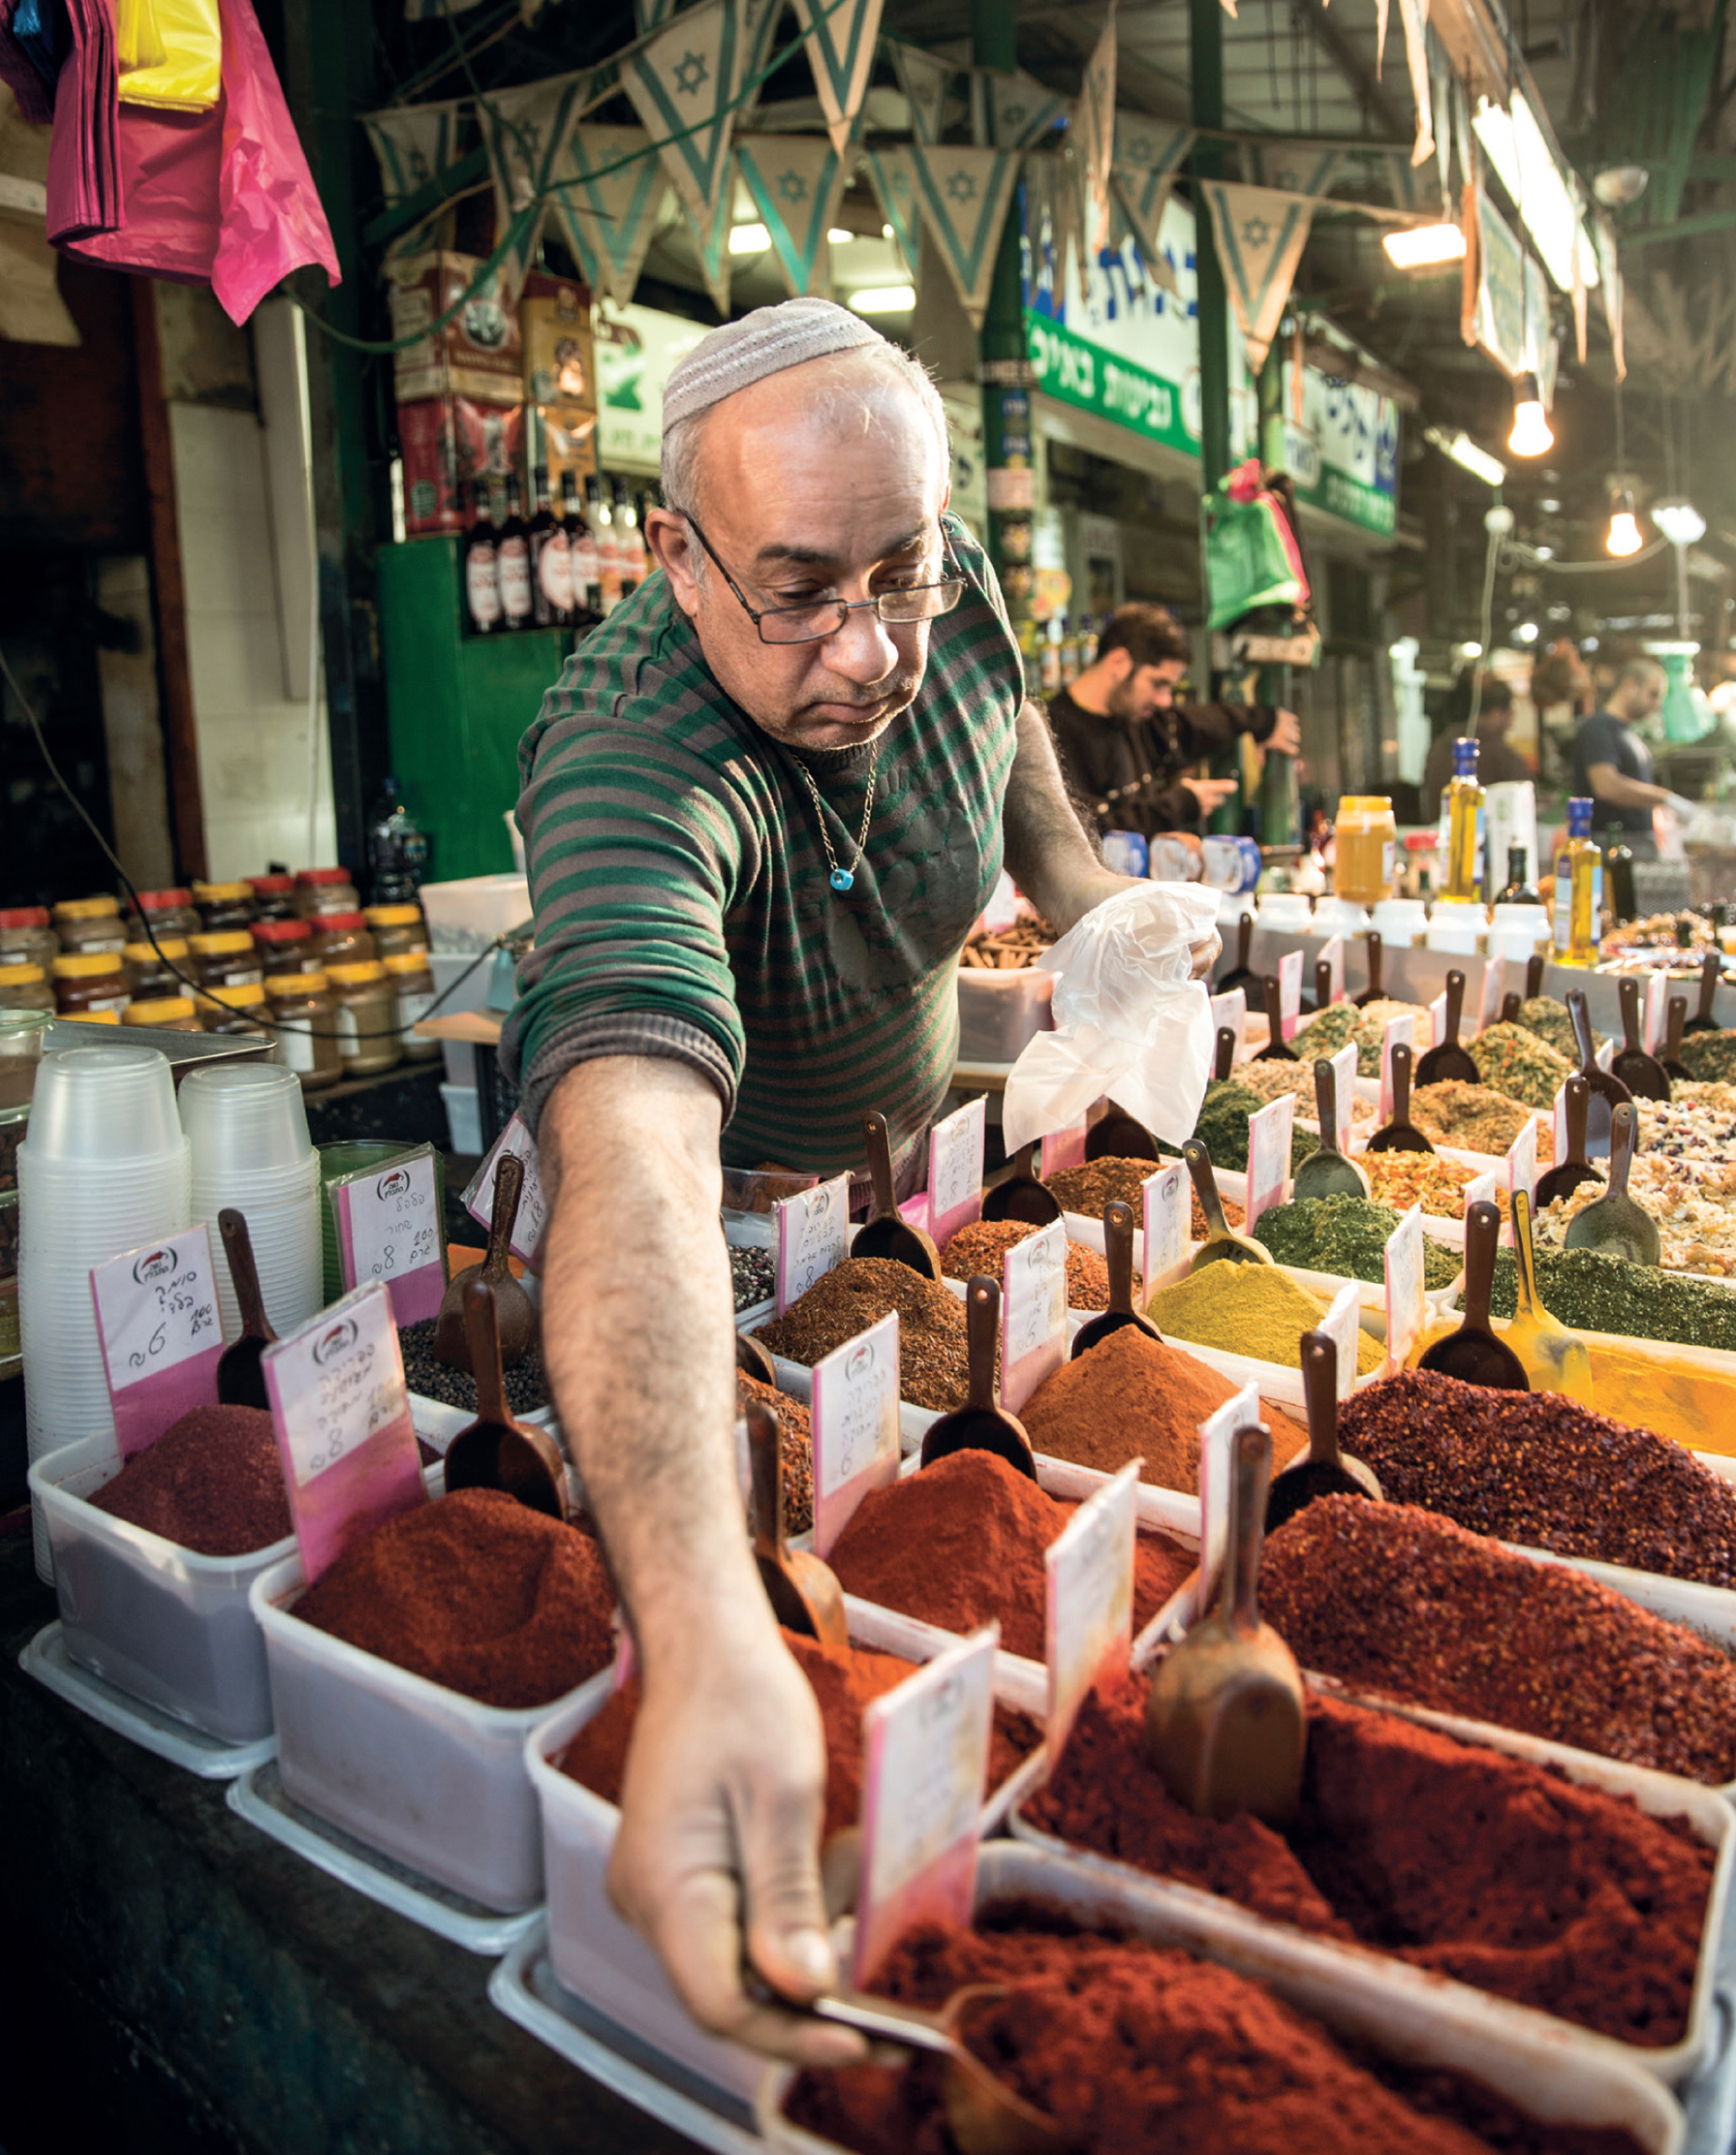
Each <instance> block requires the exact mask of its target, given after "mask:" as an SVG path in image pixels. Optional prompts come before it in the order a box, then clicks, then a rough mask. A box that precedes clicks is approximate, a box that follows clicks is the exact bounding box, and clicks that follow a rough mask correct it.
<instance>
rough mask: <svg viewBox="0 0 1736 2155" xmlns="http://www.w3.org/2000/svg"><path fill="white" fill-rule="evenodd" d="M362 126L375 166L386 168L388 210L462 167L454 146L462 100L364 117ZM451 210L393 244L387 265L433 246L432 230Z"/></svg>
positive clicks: (383, 188) (383, 189) (384, 187)
mask: <svg viewBox="0 0 1736 2155" xmlns="http://www.w3.org/2000/svg"><path fill="white" fill-rule="evenodd" d="M361 124H362V126H363V127H364V128H365V129H366V131H367V138H368V141H370V142H371V143H372V144H373V150H374V158H375V162H376V163H377V164H378V165H379V167H380V191H381V193H382V195H383V196H384V197H385V199H386V206H387V208H388V209H391V208H395V207H396V205H397V204H398V203H401V202H405V201H407V200H408V199H409V197H410V196H412V195H415V194H418V193H419V192H420V191H421V189H422V188H424V187H425V186H426V185H427V184H428V182H429V181H430V180H431V179H438V178H439V177H440V175H441V174H442V173H443V172H446V171H447V170H448V169H449V167H450V166H452V165H455V164H456V163H457V161H458V153H457V150H456V149H455V148H454V146H453V145H454V143H455V142H456V141H457V136H458V100H457V99H456V98H449V99H448V100H447V102H446V103H445V104H444V105H405V106H400V107H398V108H396V109H393V110H390V111H386V112H364V113H363V114H362V119H361ZM448 207H449V204H443V205H442V207H441V208H439V209H437V210H436V211H435V212H434V215H433V216H432V217H426V218H424V219H423V220H422V221H421V223H420V224H418V225H414V226H412V227H411V229H410V230H409V231H408V232H401V233H400V234H398V236H397V237H396V238H395V239H393V240H390V241H388V243H387V249H386V259H387V262H396V261H397V260H399V258H400V257H402V256H406V255H414V254H420V253H421V252H422V251H423V250H424V248H426V247H427V246H428V245H429V244H430V242H431V237H432V233H431V228H432V226H433V225H434V224H435V223H436V222H437V221H438V220H439V219H440V218H441V217H443V216H445V214H446V211H447V208H448Z"/></svg>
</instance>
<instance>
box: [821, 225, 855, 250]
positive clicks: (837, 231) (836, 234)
mask: <svg viewBox="0 0 1736 2155" xmlns="http://www.w3.org/2000/svg"><path fill="white" fill-rule="evenodd" d="M826 237H827V238H828V239H829V240H830V241H831V243H832V245H833V246H834V247H842V246H843V245H844V243H845V241H846V240H849V239H853V238H854V237H855V234H854V233H853V232H846V231H845V230H844V228H843V226H842V225H833V226H832V228H831V229H830V231H829V232H828V233H827V234H826Z"/></svg>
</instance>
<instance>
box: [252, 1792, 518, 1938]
mask: <svg viewBox="0 0 1736 2155" xmlns="http://www.w3.org/2000/svg"><path fill="white" fill-rule="evenodd" d="M228 1801H229V1807H230V1809H231V1810H232V1811H233V1812H234V1813H235V1815H236V1817H237V1818H244V1819H245V1820H246V1821H247V1823H248V1825H249V1826H253V1827H258V1829H259V1830H260V1831H261V1832H262V1833H264V1834H266V1835H268V1836H269V1837H270V1838H271V1839H272V1840H274V1841H276V1842H278V1843H279V1844H280V1845H281V1846H282V1847H284V1848H287V1849H289V1850H291V1851H292V1852H293V1853H294V1855H296V1856H299V1857H300V1858H302V1860H303V1861H304V1862H308V1863H311V1864H312V1865H313V1866H314V1868H315V1869H316V1870H322V1871H324V1872H325V1875H326V1877H327V1878H335V1879H336V1880H337V1882H338V1884H339V1885H340V1886H349V1887H352V1888H353V1889H354V1890H356V1892H358V1893H362V1894H364V1895H365V1896H366V1897H367V1898H368V1899H369V1900H371V1901H377V1902H378V1903H379V1905H380V1906H381V1907H382V1908H389V1909H390V1910H391V1911H392V1912H393V1914H394V1915H398V1916H404V1917H407V1918H408V1919H409V1920H410V1921H411V1922H413V1923H419V1924H420V1925H421V1926H422V1928H423V1929H424V1930H431V1931H434V1932H435V1933H436V1934H437V1935H438V1936H439V1937H442V1938H449V1939H450V1940H451V1942H452V1944H453V1945H455V1946H462V1947H463V1948H464V1950H465V1952H474V1953H482V1954H485V1955H487V1956H488V1957H490V1958H492V1957H493V1955H494V1954H496V1953H502V1952H506V1951H507V1949H508V1948H509V1947H510V1946H511V1944H512V1942H513V1941H514V1940H515V1939H517V1938H520V1937H522V1936H523V1934H524V1933H525V1931H526V1930H527V1929H529V1928H530V1926H531V1925H532V1924H534V1923H535V1922H537V1921H539V1920H540V1918H541V1916H542V1910H541V1908H540V1907H538V1908H531V1909H527V1910H525V1911H523V1912H522V1913H520V1914H518V1915H514V1916H503V1915H501V1914H500V1913H498V1912H497V1911H496V1910H494V1909H491V1908H484V1907H483V1906H482V1905H481V1904H480V1902H478V1901H473V1900H469V1899H467V1898H466V1897H465V1896H464V1895H463V1894H462V1893H454V1892H451V1891H449V1890H448V1889H447V1888H446V1887H443V1886H440V1885H437V1884H436V1883H435V1881H434V1880H433V1879H431V1878H424V1877H422V1876H420V1874H419V1873H418V1872H416V1871H414V1870H411V1869H409V1868H408V1867H407V1866H406V1865H404V1864H402V1863H394V1862H393V1861H392V1860H391V1859H390V1858H389V1857H385V1856H382V1855H381V1854H380V1852H379V1851H378V1850H377V1849H374V1848H370V1847H368V1846H367V1845H366V1844H365V1843H364V1842H362V1841H358V1840H356V1838H355V1836H354V1835H353V1834H349V1833H346V1832H344V1831H343V1830H342V1829H341V1828H340V1827H335V1826H333V1825H332V1824H331V1823H330V1822H329V1820H326V1819H323V1818H320V1817H319V1816H318V1815H317V1814H316V1813H314V1812H312V1811H310V1810H308V1809H307V1808H306V1807H305V1806H304V1805H302V1804H299V1803H296V1802H295V1801H294V1800H293V1799H292V1797H291V1796H289V1795H288V1794H287V1793H286V1791H285V1789H284V1785H283V1776H282V1775H281V1773H279V1771H278V1769H277V1765H276V1764H275V1762H272V1763H270V1764H267V1765H258V1766H254V1767H251V1768H250V1769H249V1770H248V1771H247V1772H245V1773H243V1774H242V1775H241V1776H240V1778H239V1779H238V1780H234V1781H232V1782H231V1783H230V1785H229V1796H228Z"/></svg>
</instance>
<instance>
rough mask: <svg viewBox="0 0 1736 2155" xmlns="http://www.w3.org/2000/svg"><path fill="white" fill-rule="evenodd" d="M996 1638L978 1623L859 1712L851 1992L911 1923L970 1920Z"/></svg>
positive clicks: (864, 1983) (996, 1630) (868, 1978)
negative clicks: (858, 1849)
mask: <svg viewBox="0 0 1736 2155" xmlns="http://www.w3.org/2000/svg"><path fill="white" fill-rule="evenodd" d="M1000 1638H1001V1627H1000V1626H999V1625H998V1624H988V1625H985V1626H984V1627H983V1629H982V1630H981V1631H979V1632H977V1633H975V1634H973V1636H972V1637H971V1638H969V1639H965V1640H960V1641H959V1643H958V1644H957V1645H956V1646H950V1647H948V1648H947V1649H946V1652H945V1653H943V1654H939V1655H937V1656H936V1657H935V1659H934V1660H933V1661H931V1662H929V1663H928V1664H927V1666H926V1667H925V1668H922V1669H918V1670H917V1671H916V1673H915V1675H914V1676H908V1677H907V1678H906V1679H905V1681H904V1682H903V1683H901V1684H900V1685H899V1686H898V1688H897V1690H896V1691H889V1692H887V1693H885V1694H884V1696H883V1697H881V1698H879V1699H876V1700H874V1701H873V1702H871V1703H870V1704H869V1705H867V1706H866V1707H864V1708H863V1711H862V1748H863V1754H864V1758H863V1767H862V1879H861V1887H860V1890H859V1892H858V1894H857V1897H856V1939H855V1958H854V1966H853V1982H854V1983H855V1985H856V1987H857V1988H858V1989H865V1988H867V1987H868V1985H869V1984H870V1983H872V1982H873V1980H874V1978H875V1976H876V1975H877V1974H878V1973H879V1971H880V1969H881V1967H882V1965H883V1964H884V1961H885V1958H886V1955H887V1954H888V1953H889V1952H891V1950H892V1948H893V1947H894V1946H895V1945H897V1943H898V1941H899V1939H901V1938H902V1937H903V1936H904V1935H905V1934H906V1932H907V1931H910V1930H913V1929H914V1928H915V1926H916V1925H917V1924H918V1923H925V1922H938V1923H948V1924H964V1923H968V1922H969V1921H970V1920H971V1907H972V1903H973V1901H974V1899H975V1897H976V1891H977V1833H978V1830H979V1828H978V1824H977V1821H978V1817H979V1814H980V1812H981V1808H982V1795H983V1785H984V1783H985V1782H986V1780H987V1778H988V1751H989V1735H990V1732H991V1730H992V1727H993V1723H994V1713H995V1688H994V1687H995V1648H996V1647H997V1645H998V1644H999V1643H1000Z"/></svg>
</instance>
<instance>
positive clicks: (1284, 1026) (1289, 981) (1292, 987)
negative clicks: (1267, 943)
mask: <svg viewBox="0 0 1736 2155" xmlns="http://www.w3.org/2000/svg"><path fill="white" fill-rule="evenodd" d="M1301 1018H1302V953H1301V952H1300V951H1292V952H1290V953H1289V955H1288V956H1287V957H1281V958H1280V959H1279V960H1278V1023H1279V1026H1280V1028H1281V1030H1282V1031H1283V1033H1284V1038H1285V1045H1286V1046H1288V1044H1289V1043H1290V1042H1291V1041H1292V1040H1294V1039H1295V1037H1296V1027H1297V1025H1298V1024H1299V1023H1300V1022H1301Z"/></svg>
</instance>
